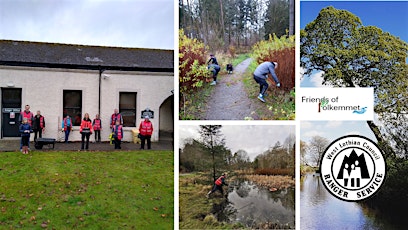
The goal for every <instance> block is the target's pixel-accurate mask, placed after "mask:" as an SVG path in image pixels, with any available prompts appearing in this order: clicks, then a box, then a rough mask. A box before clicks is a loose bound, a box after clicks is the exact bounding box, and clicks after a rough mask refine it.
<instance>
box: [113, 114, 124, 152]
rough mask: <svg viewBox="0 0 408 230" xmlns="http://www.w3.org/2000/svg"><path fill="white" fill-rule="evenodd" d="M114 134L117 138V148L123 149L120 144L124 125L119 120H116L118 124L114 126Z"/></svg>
mask: <svg viewBox="0 0 408 230" xmlns="http://www.w3.org/2000/svg"><path fill="white" fill-rule="evenodd" d="M112 136H113V138H114V139H115V140H114V142H115V149H121V148H122V147H120V144H121V142H122V139H123V127H122V125H121V124H120V121H119V120H116V124H115V125H114V126H113V127H112Z"/></svg>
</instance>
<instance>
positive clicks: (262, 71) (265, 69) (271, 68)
mask: <svg viewBox="0 0 408 230" xmlns="http://www.w3.org/2000/svg"><path fill="white" fill-rule="evenodd" d="M277 68H278V63H277V62H269V61H267V62H263V63H261V64H260V65H259V66H258V67H256V69H255V71H254V80H255V81H256V83H258V84H259V95H258V99H259V100H260V101H262V102H265V98H264V96H265V94H266V90H267V89H268V86H269V85H268V83H267V82H266V79H267V78H268V74H271V75H272V78H273V80H274V81H275V82H276V86H277V87H280V82H279V79H278V76H276V73H275V69H277Z"/></svg>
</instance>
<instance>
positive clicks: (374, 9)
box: [300, 1, 408, 42]
mask: <svg viewBox="0 0 408 230" xmlns="http://www.w3.org/2000/svg"><path fill="white" fill-rule="evenodd" d="M327 6H333V7H334V8H337V9H344V10H347V11H350V12H351V13H353V14H354V15H356V16H358V17H359V18H360V20H361V21H362V23H363V25H364V26H369V25H372V26H377V27H378V28H380V29H382V30H383V31H386V32H389V33H391V34H393V35H394V36H397V37H400V38H401V39H402V40H404V41H406V42H408V29H407V28H408V1H351V2H342V1H334V2H333V1H320V2H314V1H301V2H300V28H301V29H303V28H304V27H305V26H306V25H307V24H308V23H310V22H311V21H313V20H314V19H315V18H316V17H317V15H318V14H319V12H320V10H321V9H323V8H325V7H327Z"/></svg>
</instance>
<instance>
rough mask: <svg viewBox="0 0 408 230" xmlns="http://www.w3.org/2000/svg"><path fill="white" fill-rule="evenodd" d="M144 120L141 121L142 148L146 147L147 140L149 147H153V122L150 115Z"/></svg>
mask: <svg viewBox="0 0 408 230" xmlns="http://www.w3.org/2000/svg"><path fill="white" fill-rule="evenodd" d="M144 118H145V119H144V121H142V122H140V125H139V133H140V149H144V146H145V142H146V140H147V148H148V149H151V148H152V146H151V140H150V139H151V138H152V134H153V124H152V122H151V121H150V120H149V116H145V117H144Z"/></svg>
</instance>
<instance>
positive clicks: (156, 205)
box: [0, 151, 174, 229]
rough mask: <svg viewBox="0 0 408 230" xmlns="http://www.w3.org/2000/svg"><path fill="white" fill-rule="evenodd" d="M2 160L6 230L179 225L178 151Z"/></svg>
mask: <svg viewBox="0 0 408 230" xmlns="http://www.w3.org/2000/svg"><path fill="white" fill-rule="evenodd" d="M0 159H1V160H0V186H1V187H0V229H5V228H7V229H15V228H22V229H172V228H173V223H174V221H173V219H174V199H173V198H174V196H173V194H174V166H173V165H174V161H173V159H174V157H173V151H138V152H34V153H31V154H30V155H22V154H21V153H19V152H18V153H17V152H7V153H0Z"/></svg>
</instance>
